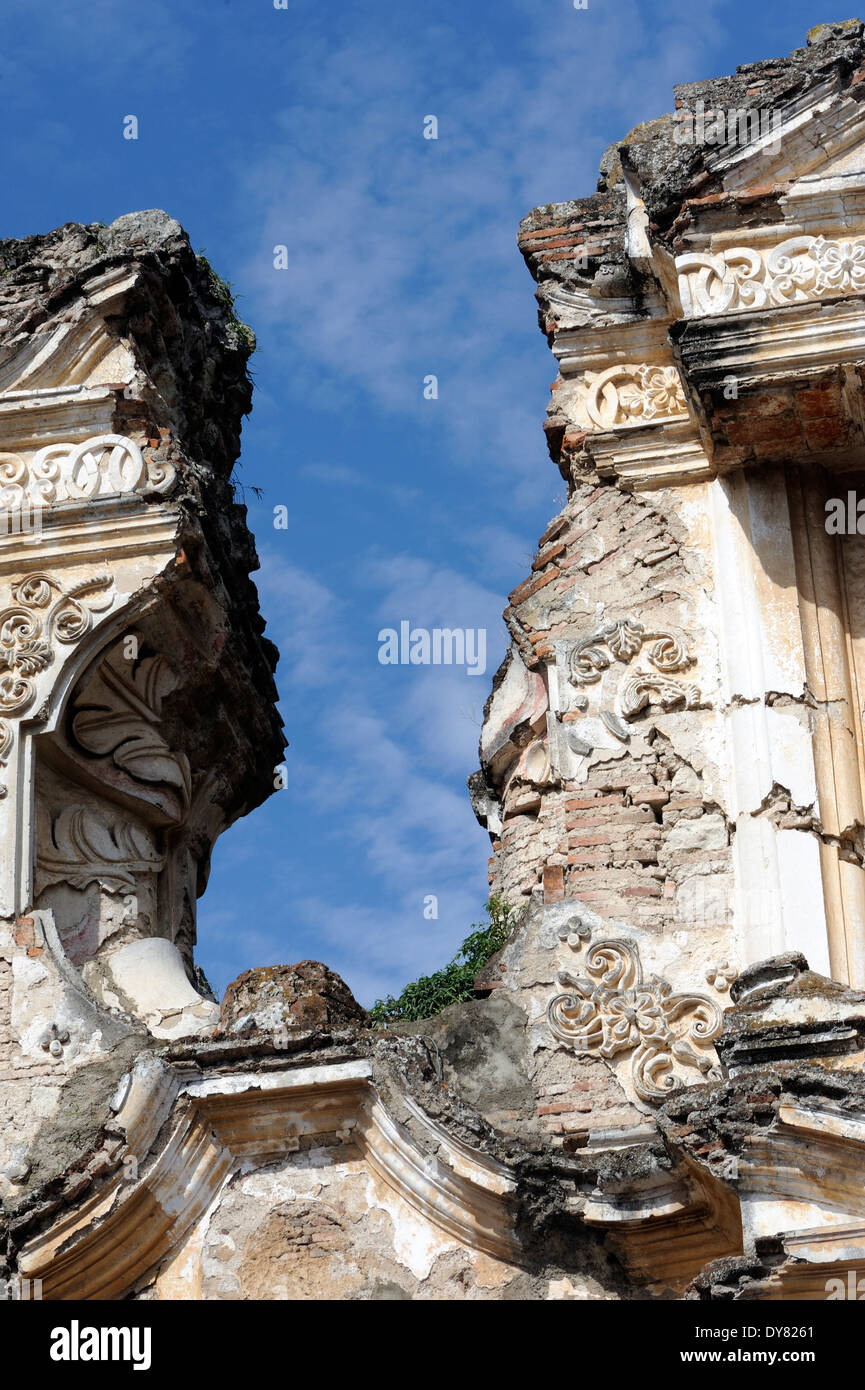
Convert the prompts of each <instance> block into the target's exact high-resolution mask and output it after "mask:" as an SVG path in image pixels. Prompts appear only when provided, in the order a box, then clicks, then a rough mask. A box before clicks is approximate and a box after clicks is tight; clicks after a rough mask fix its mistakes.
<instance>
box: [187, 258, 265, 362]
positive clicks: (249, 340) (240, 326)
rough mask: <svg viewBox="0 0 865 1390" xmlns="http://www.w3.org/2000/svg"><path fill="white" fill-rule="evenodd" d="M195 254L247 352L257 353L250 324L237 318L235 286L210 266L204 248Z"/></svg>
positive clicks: (212, 291)
mask: <svg viewBox="0 0 865 1390" xmlns="http://www.w3.org/2000/svg"><path fill="white" fill-rule="evenodd" d="M195 254H196V257H197V259H198V262H199V264H200V265H201V266H202V268H203V269H204V271H205V273H206V275H207V278H208V281H209V284H210V290H211V293H212V294H213V295H214V297H215V298H216V299H218V300H219V302H220V303H221V304H224V305H225V307H226V309H227V310H228V320H229V323H230V324H231V326H232V328H233V329H234V331H235V332H236V334H237V336H238V338H239V339H240V341H241V342H242V343H243V345H244V347H245V348H246V350H247V352H248V353H250V354H252V353H253V352H255V349H256V341H255V334H254V333H253V331H252V329H251V328H250V326H249V324H248V323H244V322H243V320H242V319H240V318H238V316H237V312H236V310H235V307H234V305H235V301H236V300H237V298H238V295H237V292H236V290H235V288H234V286H233V285H232V283H231V281H230V280H226V279H225V278H224V277H223V276H222V275H220V274H219V272H218V271H216V270H214V268H213V266H212V265H211V264H210V261H209V260H208V259H207V253H206V251H205V249H204V247H203V246H200V247H199V249H198V250H197V251H196V253H195Z"/></svg>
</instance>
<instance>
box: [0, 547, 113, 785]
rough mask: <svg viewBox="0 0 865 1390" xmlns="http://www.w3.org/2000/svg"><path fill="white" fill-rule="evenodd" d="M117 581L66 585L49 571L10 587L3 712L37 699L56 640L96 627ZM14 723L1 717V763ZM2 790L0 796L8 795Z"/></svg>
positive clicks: (0, 695)
mask: <svg viewBox="0 0 865 1390" xmlns="http://www.w3.org/2000/svg"><path fill="white" fill-rule="evenodd" d="M113 587H114V580H113V578H112V576H111V575H109V574H95V575H91V576H90V577H89V578H87V579H81V580H78V582H77V583H75V584H72V585H71V586H70V587H69V588H68V589H64V588H63V587H62V585H61V584H60V583H59V582H58V581H57V580H56V579H52V578H51V576H50V575H47V574H40V573H36V574H29V575H27V576H25V578H23V579H19V580H18V581H17V582H16V583H14V584H13V585H12V594H11V597H12V603H11V604H10V605H8V606H7V607H6V608H4V609H3V610H2V611H0V715H5V716H9V717H14V718H20V717H21V715H23V714H25V713H26V712H27V710H28V709H29V708H30V706H31V705H32V704H33V701H34V700H35V698H36V683H35V677H36V676H38V675H39V674H40V673H41V672H42V671H44V670H46V669H47V668H48V667H49V666H50V665H51V664H52V662H53V661H54V655H55V644H60V645H61V646H67V647H70V646H74V645H75V644H76V643H77V642H79V641H80V640H81V638H82V637H83V636H84V635H85V633H87V632H89V631H90V628H91V627H92V625H93V613H94V612H100V611H102V610H103V609H105V608H108V607H109V606H110V604H111V603H112V601H113V597H114V595H113ZM12 742H13V738H12V727H11V725H10V724H9V722H8V718H0V765H2V764H4V763H5V762H6V761H7V759H8V757H9V754H10V752H11V750H12ZM5 794H6V792H5V788H0V796H5Z"/></svg>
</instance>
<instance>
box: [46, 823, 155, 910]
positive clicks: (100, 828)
mask: <svg viewBox="0 0 865 1390" xmlns="http://www.w3.org/2000/svg"><path fill="white" fill-rule="evenodd" d="M38 825H39V830H38V844H39V854H38V859H37V863H36V891H37V893H41V892H42V890H43V888H45V887H47V886H48V885H49V884H52V883H69V884H71V886H72V887H73V888H79V889H84V888H86V887H87V885H88V884H89V883H93V882H97V883H101V884H102V886H103V888H105V889H107V891H108V892H114V893H119V892H123V891H124V890H127V891H128V890H131V889H133V888H134V887H135V883H136V876H137V875H138V874H139V873H158V872H159V871H160V870H161V869H163V868H164V867H165V855H164V854H161V853H160V852H159V850H157V848H156V847H155V845H154V843H153V837H152V835H151V834H150V833H149V831H148V830H147V829H146V828H145V827H144V826H140V825H136V824H134V823H133V822H131V821H127V820H124V819H123V818H122V817H120V816H118V814H117V813H116V812H113V813H110V808H108V809H107V810H106V811H105V812H103V811H99V810H96V809H95V808H93V807H90V806H83V805H73V806H64V807H63V808H62V809H61V810H60V812H59V813H58V814H57V815H56V816H52V815H51V813H50V812H49V811H48V808H47V807H45V806H44V805H40V807H39V819H38Z"/></svg>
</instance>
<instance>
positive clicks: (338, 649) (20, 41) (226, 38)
mask: <svg viewBox="0 0 865 1390" xmlns="http://www.w3.org/2000/svg"><path fill="white" fill-rule="evenodd" d="M3 17H4V23H3V35H2V44H0V100H2V104H3V108H4V121H3V131H4V138H3V141H2V145H0V188H2V190H3V208H2V220H0V227H2V231H0V235H2V236H26V235H28V234H30V233H33V232H41V231H47V230H48V229H50V228H51V227H54V226H57V225H59V224H61V223H63V222H70V221H80V222H94V221H102V222H106V223H107V222H111V221H112V220H113V219H114V218H115V217H118V216H119V215H120V214H121V213H124V212H130V211H133V210H135V209H138V208H148V207H162V208H164V209H165V210H166V211H167V212H169V213H170V214H171V215H172V216H173V217H176V218H177V219H178V220H179V221H180V222H181V223H182V224H183V226H184V227H185V228H186V229H187V231H188V232H189V235H190V237H191V240H192V244H193V246H194V247H195V248H196V249H199V248H202V247H204V248H206V251H207V254H208V257H209V259H210V260H211V262H212V263H213V265H214V266H215V267H216V269H217V270H218V271H219V272H220V273H221V274H222V275H224V276H226V277H227V278H228V279H229V280H230V281H231V282H232V283H233V285H234V286H235V288H236V290H237V292H238V293H239V295H240V296H241V298H240V300H239V303H238V310H239V313H240V316H241V317H242V318H244V319H246V320H247V321H248V322H249V323H251V324H252V326H253V327H254V329H255V332H256V334H257V337H258V344H259V346H258V351H257V352H256V354H255V357H254V358H253V363H252V368H253V374H254V378H255V383H256V391H255V404H254V409H253V413H252V415H251V417H250V419H249V420H247V421H246V423H245V425H244V430H243V451H242V456H241V462H242V468H241V471H240V477H241V479H242V480H243V482H244V483H245V484H247V485H248V486H250V485H255V486H256V487H260V488H262V489H264V497H263V498H262V500H261V501H260V502H259V501H257V500H256V498H255V496H254V494H252V493H251V492H248V493H247V500H248V502H249V517H250V524H251V526H252V528H253V530H254V532H255V535H256V540H257V544H258V550H259V555H260V558H261V566H262V567H261V571H260V572H259V574H258V576H257V581H258V584H259V591H260V594H261V601H262V608H263V611H264V614H265V617H266V618H267V622H268V634H269V635H270V636H271V637H272V639H273V640H274V641H275V642H276V643H277V645H278V646H279V647H280V649H281V652H282V660H281V663H280V668H279V673H278V679H279V686H280V691H281V697H282V699H281V709H282V712H283V718H284V720H285V725H286V732H287V735H288V738H289V740H290V743H291V747H290V749H289V750H288V753H287V759H286V765H287V771H288V778H287V781H288V785H287V787H286V788H285V790H283V791H279V792H277V793H275V794H274V796H272V797H271V799H270V801H269V802H268V803H267V804H266V805H265V806H263V807H262V808H260V809H259V810H258V811H257V812H255V813H254V814H253V815H252V816H250V817H247V818H246V820H244V821H241V822H239V823H238V824H237V825H236V826H234V827H233V828H232V829H231V830H230V831H229V832H228V833H227V834H226V835H225V836H224V837H223V838H222V840H221V841H220V842H219V843H218V845H217V848H216V851H215V854H214V860H213V870H212V874H211V880H210V885H209V888H208V891H207V893H206V894H205V896H204V898H203V899H202V900H201V902H200V904H199V909H200V910H199V945H198V959H199V961H200V963H201V964H202V965H203V967H204V969H205V971H206V972H207V974H208V976H209V977H210V979H211V981H212V983H213V984H214V986H215V988H216V989H217V991H218V992H221V991H222V989H224V987H225V985H226V984H227V983H228V981H229V980H230V979H232V978H233V977H234V976H235V975H237V974H238V973H239V972H240V971H241V970H244V969H247V968H248V967H250V966H253V965H263V964H268V963H272V962H275V961H295V960H299V959H303V958H307V957H312V958H315V959H320V960H324V961H325V962H327V963H328V964H329V965H330V966H331V967H332V968H334V969H336V970H338V971H339V972H340V973H341V974H342V975H343V976H344V978H345V979H346V980H347V981H348V983H349V984H350V986H351V987H352V989H353V990H354V991H355V993H356V995H357V996H358V998H359V999H360V1000H361V1001H362V1002H363V1003H367V1004H369V1003H371V1002H372V1000H373V999H374V998H375V997H376V996H377V995H380V994H382V993H384V992H386V991H393V992H396V991H397V990H398V989H399V988H400V987H401V986H402V985H403V984H404V983H405V982H406V981H407V980H409V979H412V978H414V977H416V976H417V975H418V974H420V973H423V972H425V971H428V970H431V969H434V968H436V967H437V966H439V965H440V964H443V963H444V962H445V961H446V960H447V959H449V957H450V956H451V954H452V953H453V951H454V949H455V948H456V946H457V945H458V944H459V942H460V941H461V940H462V938H463V937H464V936H465V935H466V933H467V931H468V929H469V926H470V924H471V923H472V922H474V921H477V920H478V919H479V918H480V916H481V913H482V907H483V903H484V901H485V899H486V894H487V886H486V862H487V857H488V854H489V841H488V837H487V836H486V834H485V833H484V832H483V831H482V830H480V828H479V827H478V826H477V824H476V823H475V820H474V817H473V815H472V811H471V807H470V805H469V801H468V795H467V793H466V790H465V779H466V777H467V776H468V774H469V773H470V772H472V771H473V770H474V768H475V767H476V765H477V740H478V734H479V728H480V720H481V713H482V710H483V705H484V701H485V699H486V697H487V694H488V691H489V687H490V682H491V680H492V675H493V673H494V671H495V669H496V666H497V665H498V663H499V661H500V659H501V657H502V655H503V654H504V651H505V645H506V644H505V633H504V626H503V624H502V621H501V611H502V608H503V607H504V602H505V598H506V594H507V592H508V591H509V590H510V589H512V588H513V587H515V585H516V584H517V583H519V582H520V581H521V580H522V579H523V578H524V577H525V574H526V571H527V569H528V566H529V563H530V560H531V557H532V554H533V552H534V549H535V546H536V542H537V539H538V536H539V535H540V534H541V532H542V531H543V529H544V527H545V525H546V523H547V521H548V519H549V518H550V517H551V516H552V515H554V514H555V513H556V512H557V511H558V510H559V508H560V506H561V504H562V502H563V500H564V487H563V484H562V483H561V480H560V479H559V475H558V472H557V470H556V468H555V466H554V465H553V464H552V463H551V462H550V461H549V459H548V457H547V454H546V450H545V446H544V442H543V434H542V429H541V425H542V420H543V413H544V410H545V406H546V401H547V390H548V386H549V382H550V381H551V380H552V378H553V376H554V375H555V370H554V363H553V359H552V357H551V355H550V354H549V352H548V350H547V347H546V344H545V342H544V340H543V338H542V336H541V334H540V333H539V332H538V330H537V327H536V318H535V315H536V308H535V303H534V299H533V289H534V287H533V284H532V281H531V278H530V276H529V274H528V272H527V270H526V269H525V266H524V264H523V262H522V259H521V257H520V255H519V253H518V251H517V248H516V232H517V225H518V222H519V220H520V218H521V217H522V216H524V215H525V214H526V213H527V212H528V211H529V210H530V209H531V208H532V207H534V206H535V205H536V204H539V203H547V202H558V201H562V200H565V199H568V198H574V197H580V196H583V195H585V194H588V193H590V192H592V191H593V189H594V187H595V183H596V179H597V169H598V163H599V160H600V157H601V154H602V153H603V151H604V149H605V147H606V146H607V145H608V144H610V143H611V142H612V141H613V140H617V139H620V138H621V137H622V136H623V135H624V134H625V133H626V132H627V131H628V130H629V129H630V128H631V127H633V126H634V125H636V124H637V123H638V122H640V121H644V120H648V119H651V118H652V117H654V116H657V115H660V114H661V113H662V112H664V111H668V110H671V109H672V87H673V84H674V83H675V82H687V81H694V80H697V79H700V78H707V77H713V76H718V75H721V74H724V73H727V72H732V71H733V69H734V68H735V66H736V65H737V64H738V63H745V62H752V61H754V60H757V59H761V58H770V57H774V56H777V55H778V54H783V53H787V52H789V50H790V49H792V48H794V47H800V46H802V45H803V44H804V42H805V34H806V31H807V29H808V28H809V27H810V26H811V25H813V24H815V23H818V22H820V21H824V20H830V19H838V18H844V17H846V16H845V15H844V14H839V13H836V12H834V11H833V12H828V11H827V12H822V11H820V10H816V11H815V10H814V9H813V7H808V6H805V5H802V4H798V3H784V4H783V5H782V4H780V3H778V0H771V3H768V4H763V5H760V6H755V5H747V6H746V5H745V4H743V3H741V0H735V3H732V2H731V0H725V2H724V3H720V2H719V0H704V3H703V4H701V5H700V6H695V5H694V4H692V3H684V0H675V2H671V3H666V0H654V3H651V4H646V3H642V4H637V3H634V0H589V4H588V8H587V9H585V10H579V11H578V10H575V9H574V7H573V0H533V3H532V0H498V2H497V3H495V4H493V3H487V0H474V3H471V4H466V3H465V0H461V2H460V3H455V2H452V0H437V2H436V3H432V4H430V3H418V2H417V0H386V2H385V0H367V3H366V4H364V5H349V4H344V3H331V4H328V5H322V4H321V3H319V0H288V8H287V9H285V10H277V9H275V8H274V5H273V0H213V2H212V3H210V4H203V3H201V0H194V3H193V0H148V3H147V4H138V5H130V4H128V3H121V2H120V0H88V2H87V3H86V4H85V3H83V0H66V3H64V4H63V5H38V6H37V5H34V4H33V3H32V0H5V3H4V5H3ZM130 114H133V115H136V116H137V117H138V121H139V138H138V140H137V141H130V140H125V139H124V138H123V120H124V117H125V116H127V115H130ZM430 114H432V115H435V116H436V117H437V119H438V127H439V128H438V134H439V138H438V140H435V141H433V140H425V139H424V138H423V122H424V117H425V116H427V115H430ZM276 245H285V246H286V247H287V248H288V257H287V260H288V264H287V268H285V269H282V270H276V269H275V268H274V255H273V248H274V246H276ZM431 373H432V374H435V375H436V376H437V378H438V382H439V395H438V399H437V400H425V399H424V396H423V381H424V377H425V376H427V375H428V374H431ZM276 506H285V507H287V509H288V526H287V528H286V529H280V530H277V529H275V528H274V524H273V509H274V507H276ZM403 619H408V620H409V621H411V622H412V624H413V625H415V626H418V627H420V626H423V627H427V628H432V627H436V626H441V627H451V628H454V627H465V628H479V627H483V628H486V629H487V631H488V643H487V672H486V675H483V676H470V675H468V674H467V673H466V672H465V671H464V670H459V669H457V668H455V667H450V668H449V667H443V666H439V667H435V666H383V665H381V664H379V662H378V659H377V654H378V642H377V634H378V632H379V629H380V628H382V627H388V626H393V627H396V626H398V624H399V622H400V620H403ZM430 894H434V895H436V897H437V898H438V918H437V919H435V920H431V919H428V918H425V917H424V911H423V909H424V900H425V898H426V897H427V895H430Z"/></svg>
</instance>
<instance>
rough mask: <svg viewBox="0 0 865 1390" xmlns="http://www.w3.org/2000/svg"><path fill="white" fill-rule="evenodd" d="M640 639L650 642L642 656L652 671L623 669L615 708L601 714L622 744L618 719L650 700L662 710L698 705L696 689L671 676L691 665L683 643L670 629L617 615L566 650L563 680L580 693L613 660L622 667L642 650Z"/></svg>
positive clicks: (625, 733)
mask: <svg viewBox="0 0 865 1390" xmlns="http://www.w3.org/2000/svg"><path fill="white" fill-rule="evenodd" d="M646 643H651V645H650V646H649V648H648V651H647V652H646V659H647V661H648V663H649V665H650V666H651V667H653V668H654V669H652V670H635V671H631V672H629V673H628V674H627V675H626V676H625V677H624V679H623V681H622V683H621V685H620V686H619V689H618V692H617V695H616V710H615V711H605V712H602V714H601V718H602V719H603V720H604V723H605V724H606V725H607V727H608V728H609V729H610V731H611V733H614V734H615V736H616V737H617V738H619V739H621V740H622V741H623V742H625V741H627V738H628V731H627V727H626V726H625V725H624V724H623V723H622V720H624V719H633V718H634V716H635V715H636V714H638V713H639V711H640V710H641V709H644V708H645V707H646V705H647V704H649V702H650V701H651V700H653V699H654V701H655V702H656V703H657V704H659V705H661V706H662V707H663V708H664V709H672V708H674V707H675V706H676V705H684V706H685V708H686V709H693V708H694V707H695V706H697V705H698V704H699V703H700V698H701V697H700V691H699V688H698V687H697V686H696V685H694V684H693V683H691V682H687V681H680V680H676V679H675V677H674V676H673V674H672V673H673V672H675V671H682V670H685V669H686V668H687V667H688V666H690V665H692V663H693V657H691V655H690V654H689V652H688V650H687V648H686V647H685V644H684V642H683V641H682V639H681V638H680V637H678V636H677V635H676V634H675V633H673V632H669V631H665V630H660V629H659V630H657V631H646V629H645V628H644V626H643V624H642V623H639V622H636V621H635V620H634V619H632V618H621V619H617V620H616V621H614V622H608V623H604V624H602V626H601V627H599V628H597V629H596V630H595V631H594V632H593V633H592V634H591V635H590V636H588V637H584V638H582V639H581V640H580V641H579V642H576V643H575V644H574V645H573V646H572V647H571V648H570V649H569V650H568V653H567V673H568V680H569V681H570V683H571V685H573V686H576V688H577V690H578V691H582V690H583V689H584V688H585V687H586V686H588V685H594V684H596V683H597V682H598V681H599V680H600V679H601V676H602V674H603V672H604V671H606V670H607V669H608V668H609V667H610V666H611V664H612V661H613V659H615V660H617V661H621V662H623V663H625V664H626V665H627V664H629V663H630V661H631V659H632V657H635V656H638V655H639V654H640V653H641V652H642V650H643V647H644V646H645V645H646ZM577 703H578V707H580V708H585V707H586V703H587V702H586V700H585V697H582V698H581V699H578V702H577Z"/></svg>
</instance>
